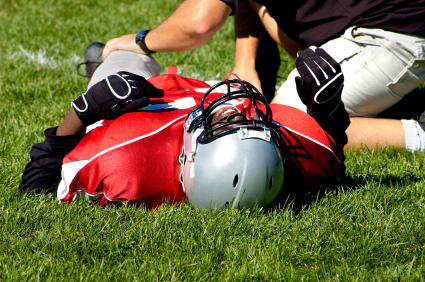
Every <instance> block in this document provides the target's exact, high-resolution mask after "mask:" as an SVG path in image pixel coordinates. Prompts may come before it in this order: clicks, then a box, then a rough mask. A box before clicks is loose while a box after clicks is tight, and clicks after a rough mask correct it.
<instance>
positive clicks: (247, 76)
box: [229, 67, 264, 95]
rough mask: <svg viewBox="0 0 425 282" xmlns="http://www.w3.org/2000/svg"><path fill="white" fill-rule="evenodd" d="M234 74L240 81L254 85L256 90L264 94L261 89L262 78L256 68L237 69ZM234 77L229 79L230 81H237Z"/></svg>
mask: <svg viewBox="0 0 425 282" xmlns="http://www.w3.org/2000/svg"><path fill="white" fill-rule="evenodd" d="M232 73H234V74H236V75H237V76H238V78H239V79H240V80H245V81H248V82H249V83H251V84H252V85H254V87H255V88H257V89H258V91H260V93H261V94H263V89H262V88H261V82H260V78H259V77H258V73H257V71H256V70H255V69H254V68H247V67H240V68H238V67H235V68H234V69H233V71H232ZM235 78H236V77H234V76H233V75H231V76H230V77H229V79H235ZM263 95H264V94H263Z"/></svg>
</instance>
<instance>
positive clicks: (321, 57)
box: [295, 48, 341, 88]
mask: <svg viewBox="0 0 425 282" xmlns="http://www.w3.org/2000/svg"><path fill="white" fill-rule="evenodd" d="M295 65H296V66H297V69H298V72H299V73H300V75H301V77H302V78H303V79H304V81H305V82H306V85H307V86H308V87H309V88H311V87H312V86H313V85H314V84H313V83H314V81H315V82H316V84H317V85H318V86H322V85H323V84H325V83H326V82H327V81H329V80H330V79H332V78H333V77H335V75H337V74H338V73H340V72H341V66H340V65H339V64H338V62H336V61H335V60H334V59H333V58H332V57H331V56H330V55H329V54H328V53H326V51H325V50H323V49H321V48H317V49H316V51H313V50H311V49H306V50H304V51H300V52H298V56H297V58H296V59H295Z"/></svg>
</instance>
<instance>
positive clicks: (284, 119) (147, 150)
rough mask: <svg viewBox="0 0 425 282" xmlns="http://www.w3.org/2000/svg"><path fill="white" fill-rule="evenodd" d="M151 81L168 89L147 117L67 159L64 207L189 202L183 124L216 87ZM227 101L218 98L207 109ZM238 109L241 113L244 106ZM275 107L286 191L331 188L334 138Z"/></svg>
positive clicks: (109, 126)
mask: <svg viewBox="0 0 425 282" xmlns="http://www.w3.org/2000/svg"><path fill="white" fill-rule="evenodd" d="M149 81H150V82H151V83H152V84H153V85H154V86H155V87H157V88H161V89H164V91H165V96H164V97H163V98H161V99H152V104H151V105H149V106H148V107H146V108H143V109H142V111H139V112H134V113H127V114H125V115H122V116H120V117H119V118H117V119H116V120H110V121H103V122H102V124H101V126H100V127H97V128H95V129H93V130H91V131H90V132H88V133H87V134H86V136H85V137H84V138H83V139H82V140H81V141H80V143H79V144H78V145H77V147H75V148H74V149H73V150H72V151H71V152H70V153H69V154H68V155H67V156H66V157H65V158H64V161H63V165H62V181H61V183H60V184H59V188H58V197H59V199H60V200H61V201H63V202H66V201H73V200H77V199H87V200H89V201H98V202H99V203H100V204H104V203H106V202H116V201H119V202H124V203H128V204H131V203H135V204H143V205H145V206H146V207H148V208H154V207H156V206H158V205H160V204H161V203H163V202H164V201H165V200H167V199H168V200H169V201H170V202H172V203H177V202H180V201H181V200H183V199H185V198H186V196H185V193H184V191H183V189H182V185H181V183H180V177H179V175H180V165H179V162H178V156H179V155H180V154H181V152H182V147H183V130H184V129H183V124H184V121H185V119H186V116H187V114H188V113H189V111H190V110H192V109H193V108H194V107H195V106H197V105H199V104H200V100H201V99H202V97H203V95H204V93H205V91H206V90H207V89H209V85H208V84H205V83H203V82H201V81H198V80H194V79H187V78H182V77H179V76H176V75H161V76H157V77H154V78H151V79H149ZM221 95H223V93H213V94H211V95H210V96H209V99H208V100H209V101H208V102H211V101H212V100H213V99H215V98H217V97H219V96H221ZM238 103H239V105H237V107H239V108H241V107H242V101H239V102H236V104H238ZM271 107H272V110H273V117H274V118H273V119H274V120H275V122H276V123H277V124H278V125H279V126H280V128H281V131H282V135H283V140H284V141H285V143H286V144H284V145H282V146H281V152H282V156H283V157H284V158H285V181H284V185H294V184H296V185H303V186H306V187H312V188H318V187H320V186H321V185H329V184H331V183H332V182H333V181H334V180H335V178H336V175H337V172H338V170H339V161H338V159H339V155H338V153H337V149H336V147H335V144H334V142H333V140H332V138H330V137H329V136H328V135H327V134H326V132H324V131H323V130H322V129H321V127H320V126H319V125H318V124H317V123H316V122H315V120H314V119H313V118H311V117H310V116H308V115H307V114H305V113H304V112H302V111H300V110H297V109H295V108H292V107H289V106H283V105H271Z"/></svg>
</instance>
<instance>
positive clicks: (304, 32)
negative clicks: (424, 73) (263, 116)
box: [255, 0, 425, 46]
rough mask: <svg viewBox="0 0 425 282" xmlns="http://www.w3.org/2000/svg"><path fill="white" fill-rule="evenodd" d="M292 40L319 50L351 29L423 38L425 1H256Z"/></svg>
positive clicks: (424, 31)
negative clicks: (377, 30)
mask: <svg viewBox="0 0 425 282" xmlns="http://www.w3.org/2000/svg"><path fill="white" fill-rule="evenodd" d="M255 1H256V2H258V3H260V4H262V5H264V6H266V7H267V8H268V10H269V12H270V14H271V15H272V16H273V17H274V18H275V20H276V22H277V23H278V25H279V26H280V28H282V30H283V31H284V32H285V33H286V34H287V35H288V36H289V37H291V38H292V39H294V40H295V41H298V42H300V43H304V44H307V45H316V46H320V45H322V44H323V43H325V42H327V41H329V40H330V39H334V38H336V37H339V36H340V35H342V34H343V33H344V31H345V30H346V29H347V28H348V27H350V26H358V27H366V28H380V29H384V30H387V31H393V32H399V33H405V34H412V35H420V36H425V0H387V1H385V0H304V1H303V0H294V1H283V0H280V1H279V0H255Z"/></svg>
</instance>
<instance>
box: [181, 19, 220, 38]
mask: <svg viewBox="0 0 425 282" xmlns="http://www.w3.org/2000/svg"><path fill="white" fill-rule="evenodd" d="M225 22H226V18H224V19H223V18H222V17H211V16H209V17H206V16H202V15H200V16H198V17H194V18H192V19H191V20H190V21H187V22H186V27H185V30H186V32H187V33H188V34H191V35H192V36H195V37H203V36H207V35H211V36H212V35H214V34H215V33H216V32H217V31H218V30H219V29H220V28H221V27H222V26H223V25H224V23H225Z"/></svg>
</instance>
